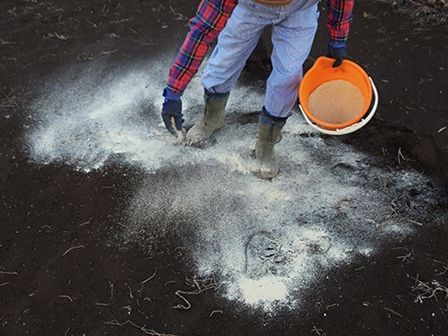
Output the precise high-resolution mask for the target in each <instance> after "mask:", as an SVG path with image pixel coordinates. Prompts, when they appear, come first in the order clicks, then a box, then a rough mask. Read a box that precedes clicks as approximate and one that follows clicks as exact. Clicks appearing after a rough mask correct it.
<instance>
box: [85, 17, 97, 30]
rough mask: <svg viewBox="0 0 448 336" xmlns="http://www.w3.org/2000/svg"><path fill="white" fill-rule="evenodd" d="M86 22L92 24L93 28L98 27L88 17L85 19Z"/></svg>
mask: <svg viewBox="0 0 448 336" xmlns="http://www.w3.org/2000/svg"><path fill="white" fill-rule="evenodd" d="M87 23H88V24H90V25H92V26H93V28H95V29H96V28H98V26H97V25H96V24H95V23H93V22H92V21H90V20H89V19H87Z"/></svg>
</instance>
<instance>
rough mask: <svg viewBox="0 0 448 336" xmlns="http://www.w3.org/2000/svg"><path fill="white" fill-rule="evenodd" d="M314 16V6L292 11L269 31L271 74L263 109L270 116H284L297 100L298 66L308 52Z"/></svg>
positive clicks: (299, 70)
mask: <svg viewBox="0 0 448 336" xmlns="http://www.w3.org/2000/svg"><path fill="white" fill-rule="evenodd" d="M318 16H319V13H318V10H317V6H316V5H314V6H311V7H308V8H306V9H304V10H296V11H295V12H293V13H291V14H290V15H289V16H287V17H286V18H285V19H284V20H283V21H281V22H280V23H278V24H275V25H274V27H273V28H272V44H273V51H272V56H271V61H272V72H271V75H270V76H269V78H268V81H267V87H266V96H265V103H264V106H265V108H266V110H267V111H268V112H269V114H271V115H273V116H274V117H282V118H284V117H288V116H289V115H290V114H291V109H292V108H293V106H294V104H295V103H296V101H297V92H298V88H299V84H300V81H301V80H302V75H303V70H302V67H303V63H304V62H305V60H306V58H307V57H308V55H309V53H310V51H311V47H312V44H313V40H314V35H315V33H316V30H317V19H318Z"/></svg>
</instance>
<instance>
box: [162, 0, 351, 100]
mask: <svg viewBox="0 0 448 336" xmlns="http://www.w3.org/2000/svg"><path fill="white" fill-rule="evenodd" d="M237 3H238V1H237V0H202V1H201V3H200V5H199V7H198V10H197V13H196V16H195V17H194V18H192V19H191V20H190V23H189V27H190V31H189V32H188V35H187V37H186V38H185V41H184V43H183V44H182V47H181V48H180V50H179V53H178V54H177V57H176V60H175V61H174V64H173V65H172V67H171V69H170V74H169V78H168V84H167V87H166V89H165V92H164V96H165V97H166V98H171V99H176V98H177V99H178V98H179V97H180V96H181V95H182V94H183V92H184V91H185V89H186V88H187V86H188V84H189V83H190V81H191V79H192V78H193V76H194V75H195V74H196V73H197V71H198V69H199V67H200V65H201V63H202V61H203V60H204V58H205V55H206V54H207V52H208V50H209V47H210V45H211V44H212V43H213V42H214V41H215V40H216V38H217V37H218V35H219V33H220V32H221V30H223V29H224V27H225V25H226V23H227V20H228V19H229V17H230V15H231V14H232V11H233V9H234V8H235V6H236V5H237ZM353 4H354V0H327V10H328V18H327V28H328V32H329V38H330V42H329V44H330V45H331V46H332V47H334V48H338V47H339V48H340V47H344V46H345V42H346V40H347V37H348V32H349V28H350V23H351V20H352V9H353Z"/></svg>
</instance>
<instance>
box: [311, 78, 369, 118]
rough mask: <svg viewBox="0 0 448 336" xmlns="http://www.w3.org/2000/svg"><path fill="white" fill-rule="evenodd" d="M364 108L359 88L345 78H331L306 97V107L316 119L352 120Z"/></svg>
mask: <svg viewBox="0 0 448 336" xmlns="http://www.w3.org/2000/svg"><path fill="white" fill-rule="evenodd" d="M363 108H364V97H363V95H362V92H361V90H359V89H358V87H357V86H356V85H353V84H352V83H350V82H349V81H346V80H340V79H338V80H332V81H328V82H326V83H324V84H322V85H320V86H318V87H317V88H316V89H315V90H314V91H313V92H312V93H311V94H310V97H309V99H308V109H309V111H310V112H311V114H312V115H313V116H314V117H316V118H317V119H318V120H321V121H324V122H326V123H330V124H342V123H345V122H348V121H350V120H353V119H354V118H355V117H356V116H358V115H359V114H360V113H361V112H362V110H363Z"/></svg>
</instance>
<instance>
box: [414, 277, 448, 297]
mask: <svg viewBox="0 0 448 336" xmlns="http://www.w3.org/2000/svg"><path fill="white" fill-rule="evenodd" d="M418 277H419V276H418V274H417V277H416V278H415V285H414V286H413V287H412V288H411V291H412V292H415V291H417V292H419V294H418V295H417V297H416V298H415V302H419V303H423V301H424V300H426V299H431V298H434V300H436V301H437V293H439V292H440V293H442V294H444V295H445V296H444V299H445V300H448V288H447V287H445V286H444V285H442V284H440V283H439V282H438V281H437V280H432V281H431V282H423V281H421V280H419V278H418Z"/></svg>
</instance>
